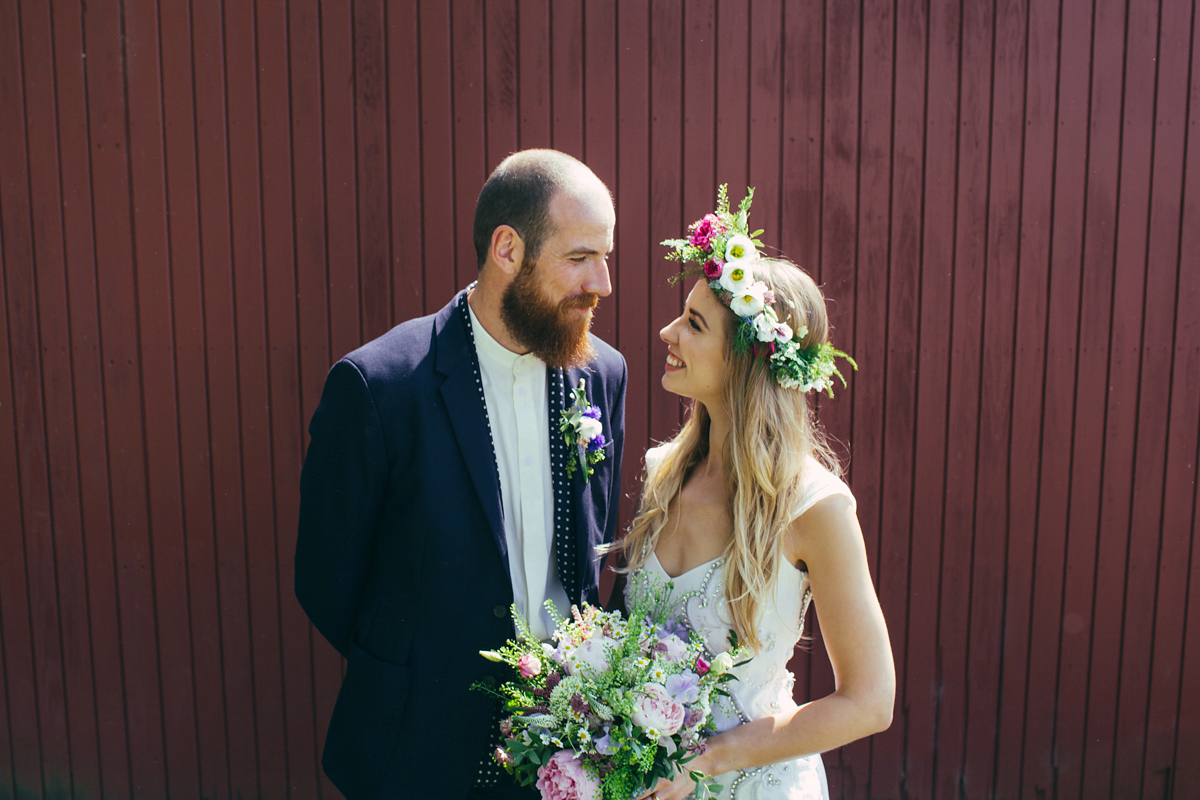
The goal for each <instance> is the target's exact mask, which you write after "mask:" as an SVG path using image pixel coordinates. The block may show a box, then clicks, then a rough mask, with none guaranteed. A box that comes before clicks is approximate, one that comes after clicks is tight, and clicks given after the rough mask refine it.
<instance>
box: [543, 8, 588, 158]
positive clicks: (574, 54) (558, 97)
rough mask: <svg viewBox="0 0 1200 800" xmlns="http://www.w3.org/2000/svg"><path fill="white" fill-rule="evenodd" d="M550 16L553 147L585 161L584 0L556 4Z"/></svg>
mask: <svg viewBox="0 0 1200 800" xmlns="http://www.w3.org/2000/svg"><path fill="white" fill-rule="evenodd" d="M548 13H549V15H550V95H551V96H550V110H551V115H552V120H551V146H552V147H553V148H554V149H555V150H562V151H563V152H564V153H570V154H571V155H573V156H575V157H576V158H578V159H580V160H581V161H582V160H583V110H584V104H583V99H584V87H583V62H584V45H583V40H584V39H583V37H584V26H583V0H555V2H554V3H553V4H552V5H550V6H549V9H548Z"/></svg>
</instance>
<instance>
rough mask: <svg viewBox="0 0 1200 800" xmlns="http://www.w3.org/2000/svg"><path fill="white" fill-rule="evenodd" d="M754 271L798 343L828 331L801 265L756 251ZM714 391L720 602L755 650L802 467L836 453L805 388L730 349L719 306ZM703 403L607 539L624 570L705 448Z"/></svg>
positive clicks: (833, 466) (730, 321) (833, 465)
mask: <svg viewBox="0 0 1200 800" xmlns="http://www.w3.org/2000/svg"><path fill="white" fill-rule="evenodd" d="M753 269H754V276H755V278H757V279H759V280H762V281H763V282H765V283H766V284H767V285H768V286H769V287H770V288H771V289H772V291H773V292H774V294H775V303H774V308H775V313H776V314H777V315H778V317H779V319H780V321H782V322H786V323H787V324H788V325H790V326H791V327H792V329H793V330H800V328H801V327H804V326H807V328H808V334H807V335H806V336H805V337H804V339H803V341H802V342H801V346H802V347H806V348H807V347H813V346H816V345H820V344H821V343H823V342H825V341H826V340H827V339H828V337H829V318H828V314H827V313H826V310H825V297H824V295H822V294H821V290H820V289H819V288H818V287H817V285H816V283H815V282H814V281H813V279H812V278H811V277H809V275H808V273H806V272H804V270H802V269H801V268H800V267H798V266H796V265H795V264H793V263H791V262H790V261H785V260H783V259H761V260H759V261H758V262H756V263H755V264H754V267H753ZM727 313H728V314H729V317H728V318H727V320H726V323H727V324H726V325H725V330H726V337H725V363H726V365H727V367H728V369H727V370H726V372H725V376H724V385H723V387H722V394H723V397H724V400H725V406H726V408H728V410H729V416H730V431H729V437H728V439H727V440H726V441H725V444H724V452H723V453H722V456H723V462H724V463H725V464H726V465H727V472H728V474H727V475H726V481H727V485H728V489H729V508H728V510H729V517H730V520H731V521H732V523H733V531H732V535H731V536H730V538H729V542H728V544H726V546H725V553H724V555H725V566H724V576H725V600H726V602H727V603H728V608H729V611H730V615H731V617H732V622H733V625H734V629H735V630H736V631H737V633H738V637H739V638H740V639H741V641H742V642H744V643H746V644H747V645H749V646H750V647H752V648H753V649H755V650H757V649H758V648H759V647H760V645H761V642H760V641H759V638H758V631H757V627H758V626H757V621H758V618H759V615H760V613H761V612H762V610H763V608H764V606H765V605H766V603H767V602H768V601H769V600H770V599H771V598H772V596H773V593H774V590H775V578H776V575H777V571H778V567H779V561H780V559H781V558H783V542H784V534H785V533H786V531H787V529H788V527H789V526H790V525H791V523H792V522H793V521H794V520H795V509H796V507H797V505H798V503H799V502H800V501H801V496H802V489H803V479H804V470H805V465H806V463H807V462H808V458H809V456H813V457H815V458H816V459H817V460H818V461H819V462H821V463H822V464H823V465H824V466H825V467H827V468H828V469H829V470H830V471H832V472H833V473H834V474H840V473H841V468H840V465H839V464H838V461H837V458H836V457H835V456H834V454H833V452H832V450H831V449H830V447H829V445H828V443H827V441H826V438H825V436H824V434H823V432H822V430H821V428H820V427H819V425H818V423H817V420H816V416H815V414H814V410H813V407H812V403H811V401H810V400H809V398H808V396H807V395H806V394H803V393H801V392H799V391H796V390H795V389H781V388H780V387H779V386H778V385H776V383H775V380H774V378H773V377H772V375H771V372H770V370H769V369H768V368H767V367H766V365H765V362H763V361H759V360H756V359H755V358H754V357H753V355H752V354H750V353H743V354H740V355H739V354H735V353H734V352H733V334H734V332H735V331H736V330H737V325H738V324H740V323H741V319H740V318H739V317H737V316H736V315H735V314H734V313H733V312H732V311H728V312H727ZM709 425H710V417H709V414H708V410H707V409H706V408H705V407H704V406H703V405H702V404H700V403H693V404H692V408H691V411H690V413H689V414H688V417H687V419H686V420H685V422H684V424H683V427H682V428H680V430H679V432H678V433H677V434H676V435H675V437H674V438H673V439H671V441H670V442H669V446H667V447H665V448H664V449H665V451H666V452H665V456H664V458H663V459H662V461H661V463H659V464H657V465H656V466H655V467H653V468H648V469H647V474H646V477H645V481H644V483H643V485H642V495H641V501H640V503H639V506H638V513H637V516H636V517H635V518H634V520H633V523H632V525H631V526H630V529H629V533H628V534H626V536H625V537H624V539H622V540H621V541H620V542H618V543H616V544H615V545H613V549H616V550H619V551H621V552H622V553H623V555H624V560H625V569H624V570H623V571H632V570H635V569H637V568H639V567H641V566H642V565H643V564H644V563H645V561H646V559H647V558H648V557H649V555H650V553H651V552H652V551H653V550H654V548H655V546H656V545H657V544H658V539H659V536H660V535H661V534H662V532H663V530H664V528H665V527H666V524H667V522H668V512H669V510H670V507H671V503H672V502H674V500H675V498H677V497H678V496H679V494H680V492H681V491H682V489H683V485H684V484H685V483H686V482H687V480H688V478H689V477H690V476H691V474H692V472H693V471H694V470H695V469H696V467H697V466H698V465H699V464H701V463H702V462H703V461H704V459H705V458H706V457H707V456H708V447H709V443H708V431H709Z"/></svg>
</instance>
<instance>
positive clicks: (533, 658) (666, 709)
mask: <svg viewBox="0 0 1200 800" xmlns="http://www.w3.org/2000/svg"><path fill="white" fill-rule="evenodd" d="M671 589H672V586H671V584H669V583H668V584H666V585H665V586H660V587H657V588H649V590H648V591H646V592H644V593H639V598H640V599H638V600H637V601H636V602H635V603H634V605H633V607H632V608H631V609H630V610H629V614H628V616H623V615H622V614H621V613H620V612H619V611H603V610H602V609H599V608H595V607H593V606H591V605H587V604H584V606H583V608H582V609H580V608H578V607H573V608H572V609H571V618H570V619H562V618H560V619H559V620H558V624H557V629H556V630H555V631H554V637H553V641H554V644H548V643H543V642H540V641H538V640H537V639H536V638H535V637H534V636H533V635H532V634H531V633H530V631H529V625H528V623H527V622H526V621H525V620H524V619H523V618H521V616H520V614H518V613H517V611H516V608H515V607H514V609H513V619H514V621H515V622H516V626H517V638H516V639H515V640H510V641H509V642H508V643H506V644H505V646H504V647H502V648H500V649H499V650H490V651H484V652H482V653H481V655H483V657H484V658H487V659H489V660H491V661H497V662H503V663H505V664H508V665H509V666H510V667H512V668H513V670H514V673H515V674H514V677H513V679H512V680H510V681H507V682H505V683H503V684H501V685H500V686H499V687H498V689H495V690H491V691H492V692H493V693H495V694H497V695H498V696H499V698H500V699H501V700H502V701H503V703H504V708H505V712H506V714H507V716H506V717H505V718H504V719H503V720H502V721H501V723H500V732H501V734H502V735H503V737H504V744H503V746H502V747H498V748H497V749H496V752H495V758H496V760H497V761H498V762H499V763H500V764H501V765H502V766H503V767H504V768H505V769H506V770H507V771H508V772H509V774H511V775H512V776H513V777H514V778H515V779H516V781H517V783H518V784H520V785H521V786H531V785H536V786H537V789H538V791H540V792H541V795H542V798H544V800H600V799H601V798H603V800H629V798H632V797H636V796H638V795H639V794H641V793H642V792H644V791H646V790H647V789H649V788H650V787H652V786H654V785H655V784H656V783H657V782H658V779H659V778H668V779H671V778H674V777H675V775H676V772H677V771H682V770H684V769H686V764H687V762H688V761H690V760H691V759H692V758H694V757H695V756H696V755H698V754H699V753H701V752H703V750H704V741H703V740H704V737H705V736H706V735H708V734H710V733H712V732H713V728H712V708H711V705H710V702H711V699H712V697H713V695H714V694H725V692H724V690H723V689H722V688H721V685H722V684H723V683H724V682H725V681H729V680H733V679H734V676H733V675H732V674H731V673H730V671H729V670H730V669H731V668H732V667H733V666H734V665H735V660H738V659H741V658H743V657H744V656H745V654H746V651H745V649H744V648H741V647H739V646H738V644H737V636H736V634H734V633H733V632H732V631H731V632H730V651H728V652H725V653H721V654H720V655H717V656H715V657H711V658H710V657H706V655H705V653H706V651H705V649H704V645H703V643H702V641H701V639H700V636H699V635H698V634H696V633H692V634H691V635H688V634H687V632H686V631H685V630H684V629H682V628H675V627H673V626H672V614H671V605H670V602H669V599H670V592H671ZM548 607H550V608H552V606H548ZM552 613H554V612H552ZM692 777H693V778H695V779H696V780H697V783H698V784H699V785H701V786H703V787H704V788H705V790H706V791H712V792H716V791H720V787H719V786H716V785H714V784H713V782H712V780H711V779H709V778H705V777H704V776H702V775H700V774H699V773H692ZM701 794H702V795H703V792H702V793H701Z"/></svg>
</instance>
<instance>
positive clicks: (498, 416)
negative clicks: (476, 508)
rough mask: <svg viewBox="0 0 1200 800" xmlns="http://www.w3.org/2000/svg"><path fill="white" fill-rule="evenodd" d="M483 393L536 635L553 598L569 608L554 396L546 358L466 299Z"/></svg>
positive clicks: (507, 523)
mask: <svg viewBox="0 0 1200 800" xmlns="http://www.w3.org/2000/svg"><path fill="white" fill-rule="evenodd" d="M467 308H468V310H469V312H470V316H471V329H472V331H473V332H474V334H475V351H476V353H477V354H478V355H479V373H480V377H481V379H482V381H483V397H484V402H485V403H486V405H487V415H488V420H489V422H490V423H491V427H492V444H493V445H494V447H495V452H496V466H497V467H498V469H499V472H500V497H501V503H502V504H503V508H504V538H505V540H506V541H507V543H508V571H509V575H510V577H511V578H512V588H513V598H514V600H515V601H516V604H517V610H519V611H520V612H521V613H522V614H524V615H525V617H526V619H528V620H529V624H530V627H531V628H532V631H533V635H534V636H536V637H538V638H539V639H543V640H546V639H549V638H550V634H551V633H553V631H554V620H553V618H552V617H551V616H550V614H549V612H547V611H546V609H545V602H546V600H547V599H550V600H553V601H554V605H555V607H556V608H558V611H559V613H560V614H565V613H566V612H568V611H569V610H570V608H571V603H570V600H568V599H567V593H566V590H564V589H563V586H562V581H560V580H559V578H558V570H557V564H556V563H555V559H554V482H553V479H552V477H551V475H550V422H549V414H550V409H549V399H548V397H547V396H546V363H545V362H544V361H542V360H541V359H539V358H538V357H537V356H535V355H533V354H532V353H526V354H525V355H518V354H517V353H514V352H512V351H511V350H509V349H508V348H506V347H505V346H504V345H502V344H500V343H499V342H497V341H496V340H495V339H493V338H492V335H491V334H490V333H488V332H487V330H486V329H485V328H484V327H483V325H481V324H480V322H479V319H478V317H476V316H475V310H474V309H472V308H471V304H470V303H467Z"/></svg>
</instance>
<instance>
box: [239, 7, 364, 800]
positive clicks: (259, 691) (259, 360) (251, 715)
mask: <svg viewBox="0 0 1200 800" xmlns="http://www.w3.org/2000/svg"><path fill="white" fill-rule="evenodd" d="M224 22H225V26H224V29H225V59H226V69H227V74H228V75H229V76H230V78H231V80H229V81H228V83H227V86H226V102H227V112H226V113H227V115H228V148H229V153H228V159H229V174H230V187H229V188H230V197H229V199H230V214H231V219H232V226H231V233H232V238H231V253H232V265H231V266H232V275H231V278H232V289H233V302H234V319H235V325H236V329H235V335H236V341H235V344H236V348H237V354H236V356H235V359H234V361H233V363H231V364H230V365H229V366H230V368H232V369H234V370H236V374H237V383H236V386H237V406H238V414H237V418H236V423H237V429H236V430H233V429H230V430H228V431H226V432H224V434H223V435H225V436H228V437H229V438H230V440H231V441H232V442H233V443H236V445H237V447H238V449H239V450H240V453H239V456H240V464H239V468H240V470H241V481H240V487H239V490H240V491H239V494H240V497H239V498H238V501H239V502H240V505H241V509H240V510H241V517H242V519H241V524H240V528H241V530H240V531H238V534H237V535H236V536H230V537H229V540H228V541H229V543H230V546H231V547H232V548H234V549H233V551H232V552H231V553H230V554H229V556H228V558H229V560H230V561H231V562H233V564H235V565H236V567H237V577H236V579H234V580H233V581H231V583H234V584H235V585H236V583H237V582H239V581H240V582H244V588H242V587H241V586H238V591H239V592H244V597H245V599H244V602H245V604H246V605H245V608H246V612H245V614H244V615H243V616H244V617H245V618H246V619H245V622H244V623H241V624H239V626H238V631H237V635H238V638H239V640H240V639H241V637H242V636H245V637H246V638H245V644H244V645H243V644H242V643H241V642H240V641H239V642H238V651H239V657H240V660H241V662H242V664H244V667H243V668H242V669H243V671H242V672H241V673H240V674H239V675H238V676H237V679H238V682H239V684H244V687H243V686H242V685H239V689H238V691H239V692H243V691H247V690H248V691H249V692H250V693H251V695H250V696H251V702H252V705H251V706H250V707H248V708H246V709H240V708H234V709H231V712H232V714H231V716H232V720H233V721H234V724H235V725H238V726H245V727H246V728H248V729H249V730H250V731H251V732H252V734H253V737H254V752H253V754H252V755H253V758H254V767H255V774H254V776H253V780H252V782H250V783H244V784H241V785H235V786H234V792H235V794H236V793H238V792H241V793H243V794H246V793H249V792H250V791H257V792H259V793H260V794H262V793H263V792H264V787H267V786H279V785H286V780H287V777H286V751H285V749H284V728H283V698H282V696H281V692H280V688H281V681H280V680H279V677H280V670H281V668H282V663H281V661H280V659H279V648H278V642H279V594H278V584H277V582H276V576H277V574H278V571H277V569H276V565H275V546H274V541H273V538H274V537H273V536H272V535H271V532H272V531H274V529H275V515H274V509H273V508H272V505H271V496H272V491H271V487H272V484H273V478H274V476H273V475H272V469H271V466H272V465H271V438H270V419H269V416H268V410H269V407H270V398H269V388H268V385H267V383H268V378H269V360H268V341H267V338H266V305H267V299H266V297H265V284H266V282H265V276H264V270H263V268H264V254H265V253H264V250H265V245H264V241H263V239H264V237H263V202H262V160H261V153H262V151H263V149H264V147H265V143H264V142H263V141H262V139H261V135H260V126H261V116H260V112H259V97H260V96H261V94H262V88H261V86H260V84H259V81H260V75H261V67H262V60H261V58H260V57H259V55H258V52H257V47H256V45H257V31H256V28H257V26H258V20H257V19H256V14H255V6H254V5H239V6H230V7H227V8H226V9H225V20H224ZM356 75H357V73H356ZM235 76H246V77H245V79H242V80H237V79H236V78H235ZM249 76H254V77H253V79H250V78H249ZM365 324H366V322H365V321H364V325H365ZM232 571H233V570H230V572H232ZM243 626H244V633H243V632H242V627H243ZM243 647H244V650H242V648H243Z"/></svg>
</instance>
